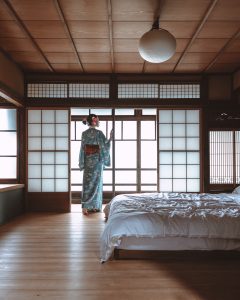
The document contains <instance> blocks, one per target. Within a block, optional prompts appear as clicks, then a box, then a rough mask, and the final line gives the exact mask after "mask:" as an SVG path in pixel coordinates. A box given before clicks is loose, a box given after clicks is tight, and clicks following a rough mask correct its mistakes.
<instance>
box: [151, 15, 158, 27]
mask: <svg viewBox="0 0 240 300" xmlns="http://www.w3.org/2000/svg"><path fill="white" fill-rule="evenodd" d="M153 29H159V16H158V17H157V18H156V20H155V21H154V23H153V24H152V30H153Z"/></svg>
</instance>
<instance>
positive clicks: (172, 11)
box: [160, 0, 211, 21]
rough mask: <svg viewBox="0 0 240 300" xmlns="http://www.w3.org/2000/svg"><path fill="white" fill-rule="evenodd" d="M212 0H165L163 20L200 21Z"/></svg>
mask: <svg viewBox="0 0 240 300" xmlns="http://www.w3.org/2000/svg"><path fill="white" fill-rule="evenodd" d="M210 3H211V0H194V3H193V1H192V0H177V1H176V0H167V1H165V2H164V5H163V8H162V12H161V18H160V20H162V21H165V20H166V21H168V20H174V21H200V20H201V19H202V17H203V15H204V14H205V12H206V9H207V8H208V6H209V5H210Z"/></svg>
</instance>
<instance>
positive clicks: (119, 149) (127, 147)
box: [115, 141, 137, 168]
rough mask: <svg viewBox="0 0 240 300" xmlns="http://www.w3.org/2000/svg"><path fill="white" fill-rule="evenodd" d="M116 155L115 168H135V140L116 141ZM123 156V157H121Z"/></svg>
mask: <svg viewBox="0 0 240 300" xmlns="http://www.w3.org/2000/svg"><path fill="white" fill-rule="evenodd" d="M115 145H116V147H115V150H116V155H115V159H116V161H115V166H116V168H136V167H137V159H136V153H137V152H136V151H137V149H136V147H137V143H136V142H135V141H116V144H115ZM123 157H124V159H123Z"/></svg>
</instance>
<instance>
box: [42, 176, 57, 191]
mask: <svg viewBox="0 0 240 300" xmlns="http://www.w3.org/2000/svg"><path fill="white" fill-rule="evenodd" d="M42 191H43V192H55V188H54V179H43V180H42Z"/></svg>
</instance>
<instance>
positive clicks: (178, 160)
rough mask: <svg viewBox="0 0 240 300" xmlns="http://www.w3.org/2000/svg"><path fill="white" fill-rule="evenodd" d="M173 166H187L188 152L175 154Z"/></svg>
mask: <svg viewBox="0 0 240 300" xmlns="http://www.w3.org/2000/svg"><path fill="white" fill-rule="evenodd" d="M173 164H186V152H173Z"/></svg>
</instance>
